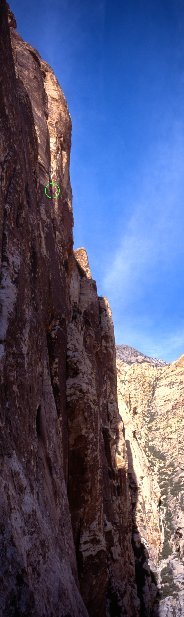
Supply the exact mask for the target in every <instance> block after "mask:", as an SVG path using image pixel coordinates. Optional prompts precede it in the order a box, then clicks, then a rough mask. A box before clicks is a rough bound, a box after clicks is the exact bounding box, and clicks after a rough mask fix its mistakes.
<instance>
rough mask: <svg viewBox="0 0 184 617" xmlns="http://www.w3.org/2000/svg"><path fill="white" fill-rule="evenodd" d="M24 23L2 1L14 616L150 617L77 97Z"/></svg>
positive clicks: (3, 258) (9, 596)
mask: <svg viewBox="0 0 184 617" xmlns="http://www.w3.org/2000/svg"><path fill="white" fill-rule="evenodd" d="M8 20H9V25H8ZM15 26H16V24H15V19H14V17H13V15H12V14H11V13H10V11H9V12H8V7H7V4H6V2H5V1H4V0H2V2H1V6H0V56H1V66H0V72H1V74H0V248H1V252H0V272H1V279H0V308H1V321H0V328H1V330H0V380H1V381H0V383H1V394H0V404H1V409H0V421H1V435H0V465H1V473H0V482H1V489H0V495H1V498H0V508H1V511H0V521H1V532H0V543H1V545H0V554H1V562H0V581H1V583H0V584H1V593H0V614H1V615H2V616H3V617H15V616H17V615H19V616H20V617H23V616H24V617H25V616H26V617H51V616H53V617H57V616H58V617H79V616H81V617H87V615H90V616H91V617H92V616H93V617H111V616H112V617H113V616H115V615H116V616H117V617H118V616H122V617H138V616H139V615H140V601H139V598H138V596H137V587H136V583H135V561H134V553H133V550H132V544H131V534H132V518H131V503H130V499H129V489H128V482H127V455H126V451H125V440H124V427H123V423H122V421H121V418H120V416H119V412H118V405H117V394H116V364H115V345H114V334H113V324H112V317H111V311H110V308H109V305H108V302H107V300H106V299H104V298H98V295H97V290H96V284H95V281H93V279H92V277H91V273H90V268H89V264H88V259H87V255H86V252H85V250H84V249H80V250H78V251H75V252H73V236H72V227H73V214H72V205H71V187H70V178H69V158H70V140H71V120H70V116H69V112H68V108H67V104H66V101H65V97H64V95H63V92H62V91H61V88H60V86H59V84H58V82H57V80H56V78H55V76H54V74H53V72H52V70H51V68H50V67H49V66H48V65H47V64H46V63H45V62H43V61H42V59H41V58H40V56H39V54H38V52H37V51H36V50H34V49H33V48H32V47H30V46H29V45H28V44H26V43H24V42H23V41H22V39H21V38H20V36H19V35H18V34H17V33H16V30H15ZM49 182H56V183H57V184H58V185H59V186H60V189H61V193H60V195H59V196H57V194H56V192H55V189H54V185H50V189H49V191H50V194H49V197H47V196H46V194H45V191H44V186H45V185H47V184H48V183H49Z"/></svg>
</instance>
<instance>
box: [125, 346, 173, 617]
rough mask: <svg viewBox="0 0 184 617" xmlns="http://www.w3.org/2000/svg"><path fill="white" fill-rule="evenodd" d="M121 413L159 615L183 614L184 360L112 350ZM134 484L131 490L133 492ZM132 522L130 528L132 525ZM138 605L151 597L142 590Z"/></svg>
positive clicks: (137, 519) (137, 515)
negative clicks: (155, 582)
mask: <svg viewBox="0 0 184 617" xmlns="http://www.w3.org/2000/svg"><path fill="white" fill-rule="evenodd" d="M117 380H118V402H119V410H120V414H121V415H122V417H123V420H124V423H125V435H126V443H127V452H128V457H129V482H130V488H131V493H132V500H133V499H134V493H135V491H136V492H137V493H138V496H137V507H136V512H135V520H134V522H133V546H134V552H135V558H136V561H137V560H138V562H139V563H138V564H137V565H138V566H139V569H140V559H139V555H136V537H135V532H136V529H134V528H137V529H139V534H140V539H141V542H142V543H143V544H144V546H146V547H147V549H148V553H149V565H150V567H151V569H152V571H153V572H154V574H155V575H156V577H157V579H158V586H159V588H160V601H159V616H160V617H174V616H176V617H181V616H182V615H183V614H184V594H183V581H184V504H183V495H184V448H183V429H184V416H183V406H184V356H181V358H179V360H177V361H176V362H173V363H172V364H169V365H167V364H166V363H165V364H164V363H162V362H161V361H157V360H155V359H153V360H152V359H150V358H147V357H145V356H143V354H139V353H138V352H136V351H135V350H133V349H131V348H127V346H118V347H117ZM135 485H136V489H135ZM134 523H135V524H134ZM148 578H149V577H148ZM140 599H141V602H142V606H144V605H145V604H146V606H148V604H149V601H150V594H148V597H147V593H146V588H145V587H144V588H143V587H142V590H141V593H140Z"/></svg>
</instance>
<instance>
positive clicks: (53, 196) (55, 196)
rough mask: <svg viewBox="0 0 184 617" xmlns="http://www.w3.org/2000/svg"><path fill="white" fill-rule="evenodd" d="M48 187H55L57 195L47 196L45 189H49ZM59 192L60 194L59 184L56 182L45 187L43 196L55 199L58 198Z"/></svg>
mask: <svg viewBox="0 0 184 617" xmlns="http://www.w3.org/2000/svg"><path fill="white" fill-rule="evenodd" d="M50 185H52V186H55V187H56V189H57V194H56V195H52V196H50V195H47V189H48V188H49V186H50ZM60 192H61V190H60V188H59V184H57V183H56V182H48V184H47V185H46V186H45V195H46V197H48V198H49V199H57V197H59V195H60Z"/></svg>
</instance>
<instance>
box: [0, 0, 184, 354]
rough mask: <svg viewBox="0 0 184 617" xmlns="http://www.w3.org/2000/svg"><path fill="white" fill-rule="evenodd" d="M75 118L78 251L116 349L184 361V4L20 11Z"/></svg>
mask: <svg viewBox="0 0 184 617" xmlns="http://www.w3.org/2000/svg"><path fill="white" fill-rule="evenodd" d="M10 5H11V8H12V10H13V11H14V13H15V15H16V19H17V25H18V31H19V32H20V34H21V35H22V37H23V38H24V39H25V40H27V41H28V42H29V43H31V44H32V45H33V46H34V47H36V48H37V49H38V51H39V52H40V54H41V56H42V57H43V58H44V59H45V60H47V61H48V62H49V64H50V65H51V66H52V68H53V69H54V72H55V74H56V76H57V78H58V80H59V82H60V84H61V86H62V88H63V90H64V93H65V95H66V98H67V102H68V106H69V110H70V114H71V116H72V124H73V131H72V153H71V183H72V190H73V208H74V220H75V226H74V240H75V248H77V247H79V246H85V247H86V249H87V252H88V256H89V261H90V266H91V270H92V274H93V277H94V278H95V279H96V282H97V287H98V293H99V295H105V296H107V297H108V299H109V301H110V304H111V308H112V311H113V320H114V325H115V335H116V341H117V343H126V344H128V345H132V346H133V347H136V348H137V349H139V350H140V351H142V352H143V353H146V354H148V355H150V356H155V357H159V358H163V359H165V360H167V361H173V360H175V359H176V358H177V357H178V356H179V355H181V354H182V353H184V241H183V236H184V173H183V170H184V3H183V0H116V1H115V0H94V2H93V3H92V2H91V1H89V0H52V1H51V0H39V1H38V0H37V2H35V0H27V2H26V4H25V2H23V1H22V0H12V1H11V2H10Z"/></svg>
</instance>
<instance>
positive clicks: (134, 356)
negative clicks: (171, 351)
mask: <svg viewBox="0 0 184 617" xmlns="http://www.w3.org/2000/svg"><path fill="white" fill-rule="evenodd" d="M116 355H117V357H118V358H119V360H121V362H127V363H128V364H134V363H142V362H148V363H149V364H152V365H153V364H154V365H155V366H164V365H165V366H168V364H169V362H165V360H160V359H159V358H151V357H149V356H145V355H144V354H143V353H142V352H141V351H138V350H137V349H134V347H129V345H116Z"/></svg>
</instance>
